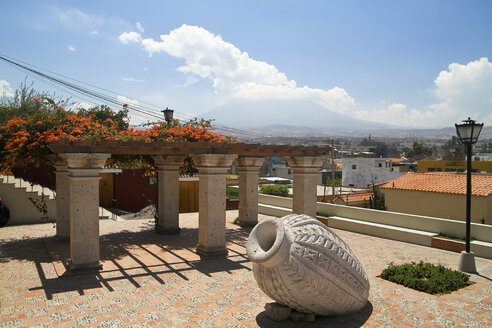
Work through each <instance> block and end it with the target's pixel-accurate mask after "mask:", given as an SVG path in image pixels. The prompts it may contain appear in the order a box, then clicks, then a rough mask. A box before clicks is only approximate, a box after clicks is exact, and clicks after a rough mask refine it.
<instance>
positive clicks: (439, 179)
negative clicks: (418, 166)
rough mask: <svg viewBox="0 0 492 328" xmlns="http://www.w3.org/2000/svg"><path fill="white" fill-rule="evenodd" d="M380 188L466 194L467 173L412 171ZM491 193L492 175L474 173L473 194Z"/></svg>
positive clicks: (484, 194) (484, 195) (485, 194)
mask: <svg viewBox="0 0 492 328" xmlns="http://www.w3.org/2000/svg"><path fill="white" fill-rule="evenodd" d="M380 188H381V189H399V190H415V191H428V192H439V193H445V194H460V195H465V194H466V175H465V174H457V173H434V172H433V173H429V172H425V173H414V172H411V173H407V174H405V175H404V176H402V177H400V178H398V179H395V180H392V181H389V182H387V183H385V184H384V185H382V186H381V187H380ZM491 194H492V176H490V175H472V195H473V196H483V197H487V196H489V195H491Z"/></svg>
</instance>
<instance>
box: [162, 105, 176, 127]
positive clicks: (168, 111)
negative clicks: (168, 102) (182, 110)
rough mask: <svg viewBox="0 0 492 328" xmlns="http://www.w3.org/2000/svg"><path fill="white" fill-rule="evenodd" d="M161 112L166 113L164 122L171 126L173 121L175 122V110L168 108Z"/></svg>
mask: <svg viewBox="0 0 492 328" xmlns="http://www.w3.org/2000/svg"><path fill="white" fill-rule="evenodd" d="M161 112H163V113H164V120H166V123H167V125H169V124H171V121H172V120H173V114H174V110H172V109H169V108H167V107H166V109H164V110H161Z"/></svg>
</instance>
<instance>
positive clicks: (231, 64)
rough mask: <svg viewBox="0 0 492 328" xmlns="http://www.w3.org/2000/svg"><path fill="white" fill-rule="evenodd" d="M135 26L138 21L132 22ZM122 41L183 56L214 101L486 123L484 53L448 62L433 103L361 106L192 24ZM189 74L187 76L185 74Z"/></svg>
mask: <svg viewBox="0 0 492 328" xmlns="http://www.w3.org/2000/svg"><path fill="white" fill-rule="evenodd" d="M137 27H138V26H137ZM119 39H120V41H121V42H122V43H124V44H128V43H130V42H135V43H138V44H140V45H141V46H142V47H143V49H144V50H145V51H146V52H147V53H148V54H149V56H152V55H153V54H156V53H161V52H165V53H167V54H169V55H171V56H174V57H177V58H182V59H184V65H183V66H181V67H179V68H178V71H180V72H183V73H185V74H186V75H188V80H187V82H186V83H185V84H184V85H181V86H187V85H191V84H192V83H196V82H195V81H194V80H193V79H196V78H198V77H199V78H203V79H210V80H211V81H212V85H213V88H214V91H215V93H216V94H217V95H218V96H219V97H220V101H228V100H229V99H233V98H235V99H238V98H239V99H241V98H242V99H293V100H294V99H305V100H310V101H314V102H316V103H318V104H320V105H322V106H324V107H325V108H327V109H330V110H333V111H336V112H339V113H344V114H347V115H350V116H352V117H356V118H360V119H365V120H369V121H374V122H381V123H387V124H393V125H400V126H404V127H443V126H452V124H453V123H454V122H459V121H460V120H462V119H464V118H467V117H468V116H470V117H472V118H473V119H476V120H478V121H483V122H484V123H486V124H491V123H492V110H491V108H492V92H491V91H490V90H492V63H490V62H489V61H488V59H487V58H481V59H480V60H477V61H472V62H470V63H468V64H466V65H463V64H458V63H452V64H450V65H449V67H448V70H445V71H442V72H440V74H439V75H438V76H437V78H436V80H435V81H434V83H435V86H436V89H435V96H436V97H437V99H438V102H436V103H435V104H430V105H428V106H424V107H423V108H410V107H408V106H407V105H405V104H400V103H394V104H391V105H389V106H387V107H384V108H375V109H362V108H360V107H356V105H355V99H354V98H353V97H351V96H350V95H349V94H348V92H347V91H346V90H345V89H343V88H340V87H337V86H335V87H333V88H331V89H327V90H323V89H317V88H311V87H309V86H302V87H300V86H297V84H296V82H295V81H294V80H289V79H288V78H287V76H286V75H285V74H284V73H282V72H279V71H278V69H277V68H276V67H275V66H274V65H271V64H268V63H266V62H264V61H258V60H255V59H253V58H251V57H249V55H248V53H247V52H243V51H241V50H240V49H238V48H237V47H236V46H234V45H233V44H231V43H229V42H226V41H224V40H223V39H222V37H221V36H219V35H215V34H213V33H211V32H209V31H207V30H206V29H204V28H202V27H198V26H188V25H182V26H181V27H179V28H177V29H175V30H173V31H171V32H170V33H169V34H164V35H161V36H160V38H159V39H158V40H155V39H152V38H143V37H142V35H141V34H140V33H138V32H134V31H132V32H125V33H122V34H121V35H120V36H119ZM190 77H191V79H190Z"/></svg>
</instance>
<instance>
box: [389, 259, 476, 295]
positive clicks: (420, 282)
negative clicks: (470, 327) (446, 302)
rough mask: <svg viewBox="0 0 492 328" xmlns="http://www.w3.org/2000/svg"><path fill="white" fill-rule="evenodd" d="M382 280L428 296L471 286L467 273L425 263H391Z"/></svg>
mask: <svg viewBox="0 0 492 328" xmlns="http://www.w3.org/2000/svg"><path fill="white" fill-rule="evenodd" d="M381 278H383V279H385V280H389V281H391V282H394V283H397V284H399V285H403V286H405V287H409V288H412V289H415V290H418V291H421V292H425V293H428V294H447V293H451V292H453V291H455V290H458V289H460V288H463V287H466V286H469V285H471V282H469V279H470V276H469V275H467V274H466V273H463V272H460V271H456V270H451V269H448V268H445V267H443V266H442V265H434V264H431V263H424V262H423V261H420V263H418V264H417V263H415V262H412V263H410V264H402V265H394V264H393V263H390V264H389V266H388V268H386V269H384V271H383V272H382V273H381Z"/></svg>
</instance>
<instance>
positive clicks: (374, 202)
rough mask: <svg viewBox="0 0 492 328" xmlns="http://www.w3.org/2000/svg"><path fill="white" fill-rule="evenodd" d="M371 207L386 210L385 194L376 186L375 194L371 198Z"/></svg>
mask: <svg viewBox="0 0 492 328" xmlns="http://www.w3.org/2000/svg"><path fill="white" fill-rule="evenodd" d="M369 208H372V209H373V210H381V211H386V201H385V198H384V194H383V193H382V192H380V191H379V190H377V189H375V188H374V194H373V195H372V196H371V197H370V198H369Z"/></svg>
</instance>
